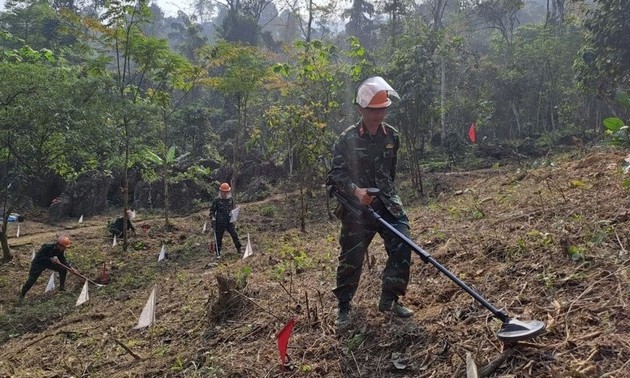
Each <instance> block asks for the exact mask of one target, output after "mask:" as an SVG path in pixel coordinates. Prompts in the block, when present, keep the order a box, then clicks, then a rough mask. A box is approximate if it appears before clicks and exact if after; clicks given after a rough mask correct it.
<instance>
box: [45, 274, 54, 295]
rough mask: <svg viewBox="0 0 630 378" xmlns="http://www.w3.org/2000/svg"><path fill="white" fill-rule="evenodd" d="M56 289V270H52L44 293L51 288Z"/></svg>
mask: <svg viewBox="0 0 630 378" xmlns="http://www.w3.org/2000/svg"><path fill="white" fill-rule="evenodd" d="M54 289H55V272H52V273H51V274H50V278H49V279H48V285H46V290H44V293H48V292H49V291H51V290H54Z"/></svg>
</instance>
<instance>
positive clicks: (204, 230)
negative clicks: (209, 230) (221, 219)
mask: <svg viewBox="0 0 630 378" xmlns="http://www.w3.org/2000/svg"><path fill="white" fill-rule="evenodd" d="M207 226H208V222H203V230H201V233H202V234H205V233H206V227H207Z"/></svg>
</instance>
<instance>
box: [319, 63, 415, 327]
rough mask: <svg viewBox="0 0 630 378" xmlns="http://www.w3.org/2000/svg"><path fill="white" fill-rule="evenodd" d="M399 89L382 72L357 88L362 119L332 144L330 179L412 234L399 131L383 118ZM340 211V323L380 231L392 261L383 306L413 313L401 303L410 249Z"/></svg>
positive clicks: (384, 279)
mask: <svg viewBox="0 0 630 378" xmlns="http://www.w3.org/2000/svg"><path fill="white" fill-rule="evenodd" d="M389 95H393V96H395V97H397V98H400V97H399V96H398V93H396V91H395V90H394V89H393V88H392V87H391V86H390V85H389V84H387V82H386V81H385V80H384V79H383V78H381V77H378V76H376V77H372V78H369V79H367V80H365V81H364V82H363V83H362V84H361V85H360V86H359V89H358V91H357V99H356V101H357V105H358V106H357V110H358V112H359V114H361V120H360V121H359V122H358V123H357V124H355V125H353V126H350V127H349V128H347V129H346V130H345V131H344V132H343V133H342V134H341V135H340V137H339V138H338V140H337V142H336V143H335V146H334V148H333V159H332V165H331V170H330V172H329V173H328V182H329V183H331V184H333V185H335V186H336V187H337V189H338V190H341V191H344V192H345V193H346V194H348V195H353V196H355V197H356V199H357V200H358V201H359V202H360V203H361V204H363V205H370V206H371V207H372V208H373V209H374V210H375V211H376V212H377V213H378V214H379V215H380V216H381V217H382V218H383V219H384V220H386V221H387V222H388V223H390V224H391V225H392V226H394V227H395V228H396V229H397V230H398V231H400V232H401V233H402V234H403V235H405V236H409V235H410V233H409V220H408V219H407V215H406V213H405V211H404V209H403V206H402V201H401V200H400V197H399V196H398V194H397V193H396V188H395V187H394V179H395V175H396V161H397V153H398V148H399V146H400V140H399V136H398V131H397V130H396V129H394V128H393V127H392V126H390V125H388V124H387V123H385V122H383V120H384V118H385V115H386V113H387V108H388V107H389V106H390V105H391V103H392V101H391V100H390V99H389ZM367 188H378V189H380V195H379V196H378V197H372V196H370V195H368V193H367V190H366V189H367ZM340 210H341V211H336V214H337V216H338V217H339V218H340V219H341V233H340V236H339V244H340V246H341V252H340V255H339V264H338V266H337V287H336V288H335V289H334V290H333V293H334V294H335V296H336V297H337V299H338V306H339V311H338V315H337V320H336V324H337V326H340V327H343V326H346V325H347V324H348V323H349V321H350V317H349V316H350V302H351V300H352V298H353V296H354V294H355V292H356V290H357V287H358V285H359V279H360V277H361V269H362V266H363V261H364V258H365V255H366V253H367V249H368V246H369V245H370V242H371V241H372V239H373V238H374V235H375V234H376V233H378V234H379V235H380V236H381V237H382V238H383V241H384V243H385V250H386V251H387V256H388V257H387V262H386V265H385V269H384V270H383V274H382V286H381V297H380V300H379V303H378V309H379V311H381V312H391V313H393V314H394V315H396V316H399V317H403V318H408V317H410V316H412V315H413V312H412V311H411V310H409V309H408V308H406V307H404V306H403V305H402V304H400V302H399V298H400V297H401V296H403V295H404V294H405V292H406V290H407V284H408V283H409V268H410V265H411V249H410V247H409V246H407V245H406V244H405V243H403V242H402V241H401V240H400V239H399V238H397V237H396V236H395V235H394V234H392V233H391V232H390V231H388V230H387V229H385V228H384V227H383V226H382V225H380V224H376V223H375V222H373V221H371V220H370V219H366V218H364V217H358V216H356V215H354V214H353V213H352V212H350V211H344V209H343V208H341V209H340Z"/></svg>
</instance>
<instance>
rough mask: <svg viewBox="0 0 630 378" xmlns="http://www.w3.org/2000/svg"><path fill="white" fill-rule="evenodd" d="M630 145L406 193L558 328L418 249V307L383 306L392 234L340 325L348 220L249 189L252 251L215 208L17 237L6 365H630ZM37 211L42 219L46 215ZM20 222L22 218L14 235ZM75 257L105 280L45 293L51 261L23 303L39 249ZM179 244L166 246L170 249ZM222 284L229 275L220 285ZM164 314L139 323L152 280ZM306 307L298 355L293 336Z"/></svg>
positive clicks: (1, 365) (438, 249) (431, 370)
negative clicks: (528, 324)
mask: <svg viewBox="0 0 630 378" xmlns="http://www.w3.org/2000/svg"><path fill="white" fill-rule="evenodd" d="M627 158H628V152H627V151H619V150H607V149H597V150H595V149H594V150H591V151H588V152H586V153H585V152H584V151H580V152H573V153H569V154H565V155H562V156H557V157H552V158H547V159H541V160H538V161H536V162H529V163H528V164H527V165H521V166H504V167H501V168H500V169H490V170H484V171H476V172H464V173H449V174H432V175H427V176H426V177H425V178H424V179H425V184H426V187H431V188H435V189H436V190H438V191H439V193H436V195H435V197H434V198H432V199H431V200H428V201H420V200H414V199H413V197H412V196H411V195H406V194H408V193H412V192H413V188H410V187H409V186H408V184H406V183H405V182H404V174H402V175H401V176H402V177H401V180H403V182H402V184H401V192H402V193H403V200H405V201H406V208H407V210H408V213H409V218H410V220H411V227H412V236H413V239H414V240H415V241H416V242H417V243H418V244H419V245H420V246H421V247H423V248H424V249H426V250H427V251H428V252H430V253H431V254H432V255H433V256H434V258H435V259H436V260H437V261H439V262H440V263H441V264H443V265H444V266H446V267H447V268H448V269H449V270H450V271H451V272H453V273H454V274H455V275H456V276H458V277H459V278H460V279H462V280H463V281H465V282H466V283H467V284H468V285H469V286H471V287H473V288H474V289H475V290H477V291H478V292H479V293H481V294H482V295H483V296H484V297H485V298H486V299H488V300H489V301H490V302H491V303H493V304H494V305H495V306H496V307H498V308H501V309H504V310H506V311H507V312H508V313H509V314H510V316H512V317H514V318H519V319H523V320H530V319H537V320H542V321H544V322H545V323H546V325H547V330H546V333H545V334H543V335H541V336H538V337H536V338H534V339H531V340H528V341H525V342H519V343H517V344H510V345H506V344H503V343H501V342H500V341H498V339H497V338H496V337H495V333H496V331H497V330H498V329H499V327H500V325H501V324H500V322H499V321H497V320H496V319H493V318H492V316H491V314H490V312H489V311H487V310H486V309H485V308H484V307H482V306H480V305H479V304H478V303H477V302H475V301H474V300H473V299H472V298H471V297H470V296H469V295H468V294H466V293H465V292H464V291H463V290H461V289H460V288H458V287H457V286H456V285H455V284H454V283H452V282H451V281H450V280H449V279H448V278H447V277H445V276H444V275H443V274H441V273H439V272H438V271H437V270H436V269H435V268H434V267H433V266H431V265H425V264H423V263H422V261H421V260H420V258H416V259H414V265H413V266H412V279H411V283H410V285H409V290H408V293H407V295H406V296H405V297H404V303H405V304H406V305H407V306H408V307H410V308H411V309H413V310H414V311H415V315H414V317H412V318H411V319H407V320H402V319H397V318H391V317H389V316H384V315H382V314H380V313H379V312H378V311H377V309H376V303H377V301H378V295H379V289H380V272H381V271H382V269H383V266H384V263H385V259H386V258H385V251H384V249H383V245H382V241H381V240H380V239H379V238H378V237H376V238H375V240H374V242H373V243H372V245H371V247H370V251H369V259H368V263H367V264H366V266H365V267H364V272H363V276H362V281H361V286H360V288H359V290H358V293H357V295H356V297H355V298H354V303H353V305H354V306H353V311H352V317H351V320H352V323H351V326H350V327H348V328H346V329H343V330H339V329H337V328H336V327H335V325H334V320H335V309H336V302H335V299H334V296H333V295H332V293H331V290H332V288H333V287H334V277H335V269H336V261H337V253H338V245H337V236H338V232H339V223H338V221H336V220H329V218H328V213H327V209H326V205H325V203H326V201H325V193H324V191H323V189H322V190H321V191H317V192H314V193H313V195H312V196H311V197H309V198H308V205H309V219H308V221H307V232H306V233H302V232H300V231H299V224H300V222H299V219H298V214H299V211H298V209H299V206H300V202H299V198H297V197H296V195H294V194H279V195H277V196H275V197H274V198H271V199H267V200H265V201H263V202H258V203H242V204H240V205H241V206H242V208H241V212H240V219H239V221H238V230H239V233H240V236H241V239H242V240H243V241H244V244H246V243H247V239H248V234H249V237H250V240H251V244H252V246H253V251H254V255H253V256H251V257H249V258H247V259H242V258H241V256H240V255H237V253H236V251H235V250H234V246H233V245H232V243H231V240H229V237H228V236H227V235H226V237H225V239H224V246H225V247H224V248H225V253H224V257H223V258H222V259H216V258H214V257H213V256H212V255H211V254H210V253H209V252H208V234H207V233H206V234H203V233H202V232H201V231H202V228H203V224H204V222H206V221H207V219H206V217H205V215H206V211H202V212H199V213H196V214H191V215H190V216H187V217H178V218H172V225H173V226H172V227H170V228H167V227H165V226H164V220H163V218H162V217H161V214H143V213H142V212H139V214H138V218H137V220H136V222H135V225H136V227H137V230H138V232H137V234H136V235H132V236H131V238H130V240H129V241H130V247H129V249H128V251H126V252H125V251H123V250H122V247H121V245H120V244H119V245H117V246H115V247H113V246H112V240H111V239H110V238H109V237H108V235H107V233H106V230H105V225H106V222H107V220H108V219H113V218H114V217H115V214H109V215H108V216H101V217H94V218H89V219H85V222H83V223H80V224H79V223H77V221H76V220H69V221H67V222H62V223H56V224H55V223H51V222H49V221H48V220H46V219H45V217H40V218H36V217H32V216H29V217H27V221H26V222H24V223H22V224H21V225H20V227H21V229H20V237H19V238H15V237H11V238H10V239H9V242H10V245H11V247H12V249H13V252H14V255H15V258H14V259H13V261H11V262H10V263H7V264H3V265H0V343H1V347H0V376H2V377H112V378H113V377H280V376H282V377H302V376H304V377H453V376H465V375H466V373H465V372H466V356H467V355H468V356H469V358H470V359H472V361H474V363H475V364H476V366H477V369H478V370H479V376H492V377H630V317H629V316H628V314H629V311H628V302H629V300H630V296H629V293H630V278H629V276H630V263H629V261H630V256H629V255H628V249H630V189H629V188H628V186H627V185H624V182H625V183H627V182H628V180H629V179H630V175H628V174H623V172H622V170H621V163H622V161H623V159H627ZM36 219H40V220H41V222H38V221H37V220H36ZM15 227H16V225H15V224H11V225H10V229H9V232H10V234H11V236H14V235H15V231H16V230H15ZM60 232H63V233H67V234H69V235H70V237H71V238H72V241H73V245H72V246H71V248H70V249H69V250H68V257H69V260H70V261H72V262H73V263H74V265H75V266H76V267H78V268H79V269H80V270H81V272H83V273H84V274H86V275H87V276H89V277H90V278H92V279H94V280H101V279H102V278H103V277H102V276H103V266H104V265H105V268H106V272H105V275H106V277H105V278H106V280H107V281H108V284H107V285H106V286H104V287H102V288H97V287H96V286H90V300H89V301H88V302H87V303H85V304H83V305H81V306H78V307H77V306H75V302H76V299H77V297H78V295H79V293H80V291H81V288H82V286H83V282H82V281H81V280H80V279H78V278H77V277H74V276H71V277H70V276H69V277H68V287H69V292H67V293H60V292H57V291H53V292H49V293H46V294H44V288H45V286H46V282H47V279H48V277H49V273H44V274H43V275H42V277H41V278H40V279H39V281H38V282H37V283H36V285H35V286H34V287H33V288H32V289H31V291H30V292H29V293H28V295H27V298H26V300H25V301H24V302H23V303H22V304H21V305H19V304H17V303H16V296H17V293H18V291H19V289H20V287H21V285H22V284H23V282H24V281H25V279H26V277H27V273H28V269H29V264H30V258H31V254H32V251H34V250H37V249H38V248H39V247H40V246H41V244H42V243H45V242H51V241H52V240H54V236H55V235H56V234H57V233H60ZM162 244H164V245H166V248H167V259H166V260H165V261H162V262H159V263H158V261H157V257H158V254H159V252H160V249H161V246H162ZM219 283H220V286H219ZM154 287H155V288H156V289H157V310H156V322H155V323H154V324H153V325H152V326H150V327H148V328H147V329H144V330H134V329H133V327H134V326H135V325H136V324H137V322H138V317H139V316H140V313H141V311H142V309H143V307H144V305H145V303H146V301H147V299H148V297H149V294H150V292H151V290H152V289H153V288H154ZM291 318H295V320H296V325H295V328H294V330H293V333H292V335H291V339H290V342H289V350H288V355H289V358H290V361H289V363H287V365H286V366H284V367H283V366H281V363H280V358H279V354H278V349H277V345H276V333H277V332H278V331H279V330H280V329H282V327H283V326H284V325H285V324H286V323H287V322H288V321H289V319H291Z"/></svg>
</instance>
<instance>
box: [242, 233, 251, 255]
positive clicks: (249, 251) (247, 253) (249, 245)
mask: <svg viewBox="0 0 630 378" xmlns="http://www.w3.org/2000/svg"><path fill="white" fill-rule="evenodd" d="M253 254H254V251H253V250H252V242H251V241H250V240H249V232H248V233H247V246H246V247H245V253H244V254H243V258H246V257H249V256H251V255H253Z"/></svg>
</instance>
